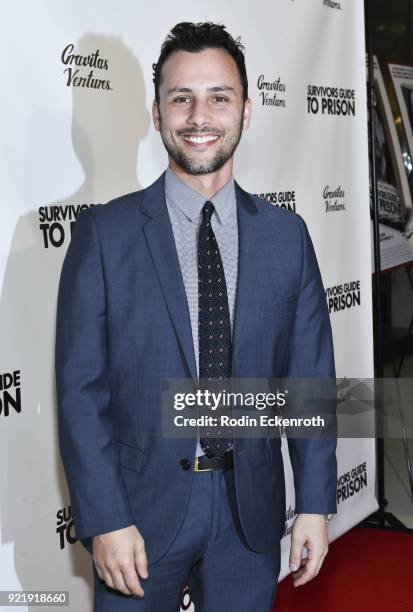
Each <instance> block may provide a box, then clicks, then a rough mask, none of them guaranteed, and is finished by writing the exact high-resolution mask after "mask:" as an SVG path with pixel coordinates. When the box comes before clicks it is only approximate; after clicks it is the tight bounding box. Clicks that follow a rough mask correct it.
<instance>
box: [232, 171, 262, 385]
mask: <svg viewBox="0 0 413 612" xmlns="http://www.w3.org/2000/svg"><path fill="white" fill-rule="evenodd" d="M235 191H236V197H237V218H238V244H239V251H238V252H239V256H238V280H237V292H236V300H235V315H234V329H233V334H232V376H234V377H236V376H237V363H238V361H237V356H238V353H239V351H240V349H241V339H242V336H243V334H245V329H246V324H247V319H248V317H249V316H250V315H251V312H250V309H249V302H250V300H251V299H252V296H253V295H254V289H255V284H256V277H257V275H256V265H257V261H256V256H255V254H256V248H255V245H256V240H257V231H256V213H257V207H256V206H255V204H254V200H253V199H252V198H251V196H250V195H249V194H248V193H247V192H246V191H244V190H243V189H241V187H240V186H239V185H238V183H235Z"/></svg>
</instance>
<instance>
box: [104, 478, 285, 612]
mask: <svg viewBox="0 0 413 612" xmlns="http://www.w3.org/2000/svg"><path fill="white" fill-rule="evenodd" d="M138 528H139V525H138ZM93 570H94V612H123V611H124V612H132V611H136V612H179V610H180V603H181V599H182V592H183V588H184V586H185V585H189V593H190V596H191V599H192V601H193V602H194V605H195V609H196V612H251V610H254V612H271V610H272V606H273V603H274V599H275V594H276V589H277V580H278V574H279V571H280V547H279V546H278V547H277V548H276V549H275V550H273V551H270V552H269V553H257V552H254V551H253V550H252V549H251V548H249V546H248V545H247V543H246V541H245V538H244V536H243V534H242V528H241V525H240V521H239V515H238V511H237V506H236V498H235V482H234V470H233V468H228V469H226V470H212V471H205V472H195V473H194V478H193V481H192V489H191V495H190V497H189V501H188V505H187V508H186V512H185V516H184V519H183V521H182V524H181V526H180V529H179V531H178V533H177V535H176V537H175V539H174V540H173V542H172V544H171V546H170V547H169V548H168V550H167V551H166V553H165V554H164V555H163V556H162V557H161V558H160V559H158V560H157V561H155V563H153V564H149V566H148V574H149V575H148V578H147V579H146V580H143V579H142V580H141V584H142V587H143V589H144V591H145V594H144V596H143V597H137V596H135V595H124V594H123V593H120V592H119V591H117V590H115V589H112V588H110V587H108V586H107V585H106V584H105V582H104V581H103V580H101V579H100V578H99V577H98V575H97V573H96V569H95V566H94V564H93Z"/></svg>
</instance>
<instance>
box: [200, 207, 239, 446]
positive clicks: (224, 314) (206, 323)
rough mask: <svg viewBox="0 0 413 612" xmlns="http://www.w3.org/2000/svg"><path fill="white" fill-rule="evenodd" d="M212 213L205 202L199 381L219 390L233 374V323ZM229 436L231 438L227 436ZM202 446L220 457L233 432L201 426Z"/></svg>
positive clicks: (203, 211)
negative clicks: (212, 223) (224, 381)
mask: <svg viewBox="0 0 413 612" xmlns="http://www.w3.org/2000/svg"><path fill="white" fill-rule="evenodd" d="M213 211H214V205H213V204H212V202H205V204H204V206H203V209H202V223H201V225H200V228H199V235H198V308H199V311H198V315H199V316H198V329H199V335H198V337H199V378H200V379H204V382H205V381H208V383H211V385H213V387H212V386H211V385H210V384H208V389H210V390H215V389H216V390H217V391H219V390H222V389H223V386H222V385H221V386H219V383H218V381H222V380H223V379H228V378H229V377H230V375H231V324H230V318H229V307H228V296H227V285H226V282H225V274H224V267H223V265H222V259H221V255H220V252H219V248H218V243H217V241H216V239H215V234H214V232H213V229H212V226H211V215H212V213H213ZM217 412H218V410H217V411H215V412H214V414H213V416H215V417H217V416H218V414H217ZM209 414H211V415H212V412H210V413H209ZM228 433H229V434H230V436H231V437H225V435H226V436H228ZM200 444H201V447H202V449H203V450H204V451H205V453H206V454H207V455H208V456H212V455H215V456H221V455H223V454H224V453H225V452H227V451H228V450H230V449H231V448H232V431H231V429H230V428H227V429H226V430H225V429H224V432H223V430H222V429H221V428H220V427H218V428H217V427H211V428H210V429H209V428H208V427H201V428H200Z"/></svg>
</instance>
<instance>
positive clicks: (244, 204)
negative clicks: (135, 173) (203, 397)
mask: <svg viewBox="0 0 413 612" xmlns="http://www.w3.org/2000/svg"><path fill="white" fill-rule="evenodd" d="M154 83H155V100H154V103H153V120H154V125H155V128H156V130H158V131H159V132H160V134H161V137H162V141H163V143H164V145H165V147H166V150H167V152H168V156H169V166H168V168H167V170H166V172H165V173H164V174H162V176H161V177H160V178H158V180H157V181H155V183H153V185H151V186H150V187H148V188H146V189H143V190H142V191H139V192H135V193H131V194H128V195H125V196H122V197H120V198H118V199H116V200H113V201H111V202H109V203H108V204H106V205H97V206H94V207H91V208H89V209H86V210H83V211H82V212H81V213H80V215H79V217H78V219H77V222H76V225H75V227H74V230H73V234H72V239H71V243H70V245H69V248H68V251H67V254H66V258H65V261H64V264H63V268H62V273H61V278H60V285H59V295H58V305H57V333H56V384H57V397H58V424H59V444H60V451H61V456H62V460H63V464H64V468H65V472H66V476H67V481H68V486H69V491H70V497H71V503H72V508H73V515H74V521H75V526H76V533H77V536H78V537H79V538H80V539H81V541H82V543H83V544H84V545H85V546H86V548H87V549H88V550H89V552H90V553H91V554H92V555H93V569H94V609H95V610H98V611H99V612H106V611H109V610H110V611H123V610H125V611H126V610H128V611H129V610H130V611H132V610H144V611H146V612H148V611H151V612H177V611H178V610H179V604H180V599H181V593H182V588H183V586H184V585H185V584H189V587H190V593H191V597H192V599H193V601H194V603H195V607H196V611H197V612H206V611H208V612H220V611H224V610H225V612H235V611H236V612H247V611H248V612H250V611H252V610H253V611H254V612H255V611H260V612H261V611H264V610H265V611H270V610H271V609H272V605H273V602H274V598H275V593H276V585H277V578H278V574H279V570H280V539H281V536H282V533H283V529H284V518H285V484H284V471H283V462H282V455H281V443H280V438H279V437H278V438H276V437H262V438H237V437H236V436H235V435H232V434H231V433H229V434H228V432H226V434H225V436H221V437H214V436H213V435H212V434H211V431H209V430H208V428H207V427H206V428H200V430H199V432H198V435H193V436H188V437H186V438H181V437H180V438H178V437H177V438H171V437H166V436H164V435H162V422H161V421H162V419H161V391H162V380H163V379H165V378H169V379H170V378H176V379H189V380H193V381H194V383H196V382H197V381H198V380H199V379H200V378H203V379H206V378H208V379H209V380H214V381H216V380H221V379H225V378H228V377H233V378H242V379H246V378H258V379H271V378H278V377H283V378H291V379H293V378H321V379H324V378H330V379H333V378H334V377H335V371H334V357H333V346H332V336H331V329H330V323H329V316H328V312H327V306H326V302H325V297H324V290H323V285H322V281H321V277H320V272H319V269H318V265H317V261H316V257H315V254H314V249H313V246H312V243H311V240H310V237H309V234H308V231H307V228H306V225H305V223H304V221H303V219H302V218H301V217H300V216H299V215H295V214H294V213H291V212H288V211H285V210H282V209H280V208H278V207H274V206H272V205H270V204H268V203H266V202H263V201H262V200H260V199H259V198H257V197H255V196H252V195H250V194H248V193H246V192H245V191H244V190H243V189H242V188H241V187H240V186H239V185H238V184H237V183H236V182H235V181H234V178H233V175H232V169H233V154H234V151H235V149H236V147H237V145H238V143H239V140H240V137H241V133H242V131H243V130H245V129H247V128H248V125H249V122H250V116H251V100H250V98H249V97H248V82H247V75H246V71H245V62H244V55H243V47H242V45H241V44H240V43H239V42H238V41H236V40H234V39H233V38H232V37H231V36H230V35H229V33H228V32H227V31H226V29H225V27H224V26H220V25H215V24H211V23H203V24H192V23H180V24H178V25H176V26H175V27H174V28H173V29H172V31H171V34H170V35H169V36H168V38H167V39H166V41H165V43H164V44H163V47H162V50H161V54H160V57H159V60H158V62H157V64H154ZM254 161H255V160H254ZM257 161H258V160H257ZM288 444H289V452H290V457H291V462H292V467H293V472H294V485H295V494H296V512H297V517H296V519H295V521H294V525H293V530H292V545H291V554H290V568H291V570H292V571H293V572H294V573H293V577H294V582H295V585H297V586H298V585H301V584H303V583H304V582H307V581H308V580H310V579H311V578H313V577H314V576H315V575H316V574H317V573H318V571H319V569H320V567H321V564H322V562H323V559H324V557H325V555H326V553H327V549H328V537H327V526H326V523H327V520H328V518H329V517H327V515H330V514H331V513H334V512H335V511H336V496H335V488H336V471H337V467H336V457H335V448H336V440H335V438H331V437H330V438H317V437H311V438H289V439H288ZM304 547H306V548H307V550H308V553H309V554H308V559H305V560H304V559H303V560H302V559H301V556H302V551H303V548H304Z"/></svg>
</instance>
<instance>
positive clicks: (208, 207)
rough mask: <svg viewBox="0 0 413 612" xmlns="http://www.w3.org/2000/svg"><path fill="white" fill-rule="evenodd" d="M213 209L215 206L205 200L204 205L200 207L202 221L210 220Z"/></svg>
mask: <svg viewBox="0 0 413 612" xmlns="http://www.w3.org/2000/svg"><path fill="white" fill-rule="evenodd" d="M214 210H215V207H214V205H213V204H212V202H210V201H209V200H207V201H206V202H205V204H204V206H203V207H202V216H203V217H204V221H206V222H207V223H209V222H210V221H211V216H212V213H213V212H214Z"/></svg>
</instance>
